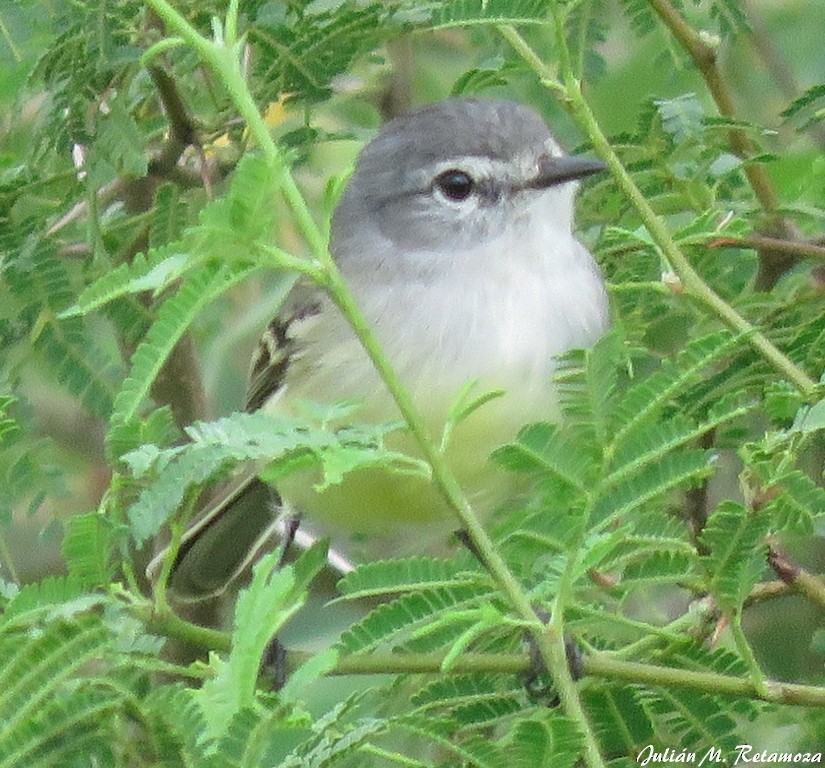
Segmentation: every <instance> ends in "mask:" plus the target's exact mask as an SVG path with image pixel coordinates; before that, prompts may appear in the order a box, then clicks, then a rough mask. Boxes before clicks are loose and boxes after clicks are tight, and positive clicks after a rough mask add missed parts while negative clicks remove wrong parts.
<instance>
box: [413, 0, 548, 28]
mask: <svg viewBox="0 0 825 768" xmlns="http://www.w3.org/2000/svg"><path fill="white" fill-rule="evenodd" d="M423 7H424V8H426V9H427V10H428V11H429V12H430V20H429V22H428V23H425V25H424V26H426V27H428V28H429V29H446V28H450V27H466V26H470V25H474V24H543V23H544V22H546V21H547V18H548V16H549V14H550V2H549V0H446V1H444V2H436V3H428V4H424V6H423Z"/></svg>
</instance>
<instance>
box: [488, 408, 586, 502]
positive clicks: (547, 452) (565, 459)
mask: <svg viewBox="0 0 825 768" xmlns="http://www.w3.org/2000/svg"><path fill="white" fill-rule="evenodd" d="M596 450H597V449H596V448H595V446H593V444H592V442H590V441H587V440H586V439H585V436H584V435H581V434H576V432H575V430H573V429H564V428H559V427H558V426H556V425H555V424H548V423H547V422H540V423H538V424H531V425H530V426H527V427H525V428H524V429H522V430H521V432H519V434H518V438H517V440H516V442H514V443H510V444H508V445H505V446H503V447H502V448H499V449H498V450H497V451H495V453H494V454H493V457H494V458H495V459H496V461H498V462H499V463H500V464H502V465H503V466H505V467H507V468H508V469H511V470H514V471H533V472H535V471H539V472H548V473H551V474H553V475H554V476H556V477H557V478H558V479H559V480H561V481H563V482H564V483H566V484H568V485H570V486H571V487H572V488H574V489H575V490H576V491H578V492H579V493H581V494H585V493H587V490H588V488H589V486H590V485H591V483H592V480H593V475H594V472H595V470H596V469H597V467H598V463H597V457H596V455H595V454H596Z"/></svg>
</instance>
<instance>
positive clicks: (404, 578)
mask: <svg viewBox="0 0 825 768" xmlns="http://www.w3.org/2000/svg"><path fill="white" fill-rule="evenodd" d="M457 581H469V582H472V583H478V582H480V581H486V579H485V578H484V576H483V574H481V573H480V572H477V573H473V572H468V571H467V569H466V567H463V566H461V565H459V564H458V563H457V562H455V561H453V560H436V559H435V558H432V557H410V558H405V559H402V560H379V561H377V562H373V563H364V564H363V565H359V566H358V568H357V569H356V570H355V571H353V572H352V573H349V574H347V575H346V576H344V578H342V579H341V580H340V581H339V582H338V591H339V592H340V593H341V595H342V596H343V598H345V599H347V600H359V599H361V598H364V597H374V596H375V595H390V594H393V593H396V592H410V591H412V590H415V589H425V588H428V589H437V588H438V587H446V586H450V585H453V584H455V583H456V582H457Z"/></svg>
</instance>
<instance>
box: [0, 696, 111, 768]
mask: <svg viewBox="0 0 825 768" xmlns="http://www.w3.org/2000/svg"><path fill="white" fill-rule="evenodd" d="M122 705H123V702H122V699H121V697H120V692H119V691H117V689H116V688H114V687H113V686H107V685H91V684H90V685H81V686H77V685H71V686H69V687H67V689H66V690H64V691H61V695H54V696H53V697H52V698H50V699H49V700H48V701H46V702H44V703H43V704H42V705H41V707H40V708H39V709H38V711H37V713H36V714H33V715H32V716H31V717H30V718H29V719H28V720H27V721H26V722H24V723H20V724H19V726H18V727H16V728H14V729H13V730H11V731H6V730H5V729H4V731H3V733H2V735H0V768H28V767H29V766H31V768H46V767H47V766H55V768H58V766H69V765H72V766H73V765H90V764H99V765H111V764H113V762H112V761H113V756H112V738H111V731H110V730H109V727H108V726H109V725H110V723H111V721H112V716H113V715H115V713H116V712H117V710H118V709H119V708H120V707H122Z"/></svg>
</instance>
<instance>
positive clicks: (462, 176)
mask: <svg viewBox="0 0 825 768" xmlns="http://www.w3.org/2000/svg"><path fill="white" fill-rule="evenodd" d="M435 186H436V188H437V189H439V190H441V192H442V194H443V195H444V197H446V198H447V199H448V200H455V201H456V202H461V201H462V200H466V199H467V198H468V197H469V196H470V195H471V194H472V193H473V189H475V182H474V181H473V177H472V176H470V175H469V174H468V173H465V172H464V171H459V170H456V169H455V168H452V169H450V170H449V171H444V173H439V174H438V176H436V177H435Z"/></svg>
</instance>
